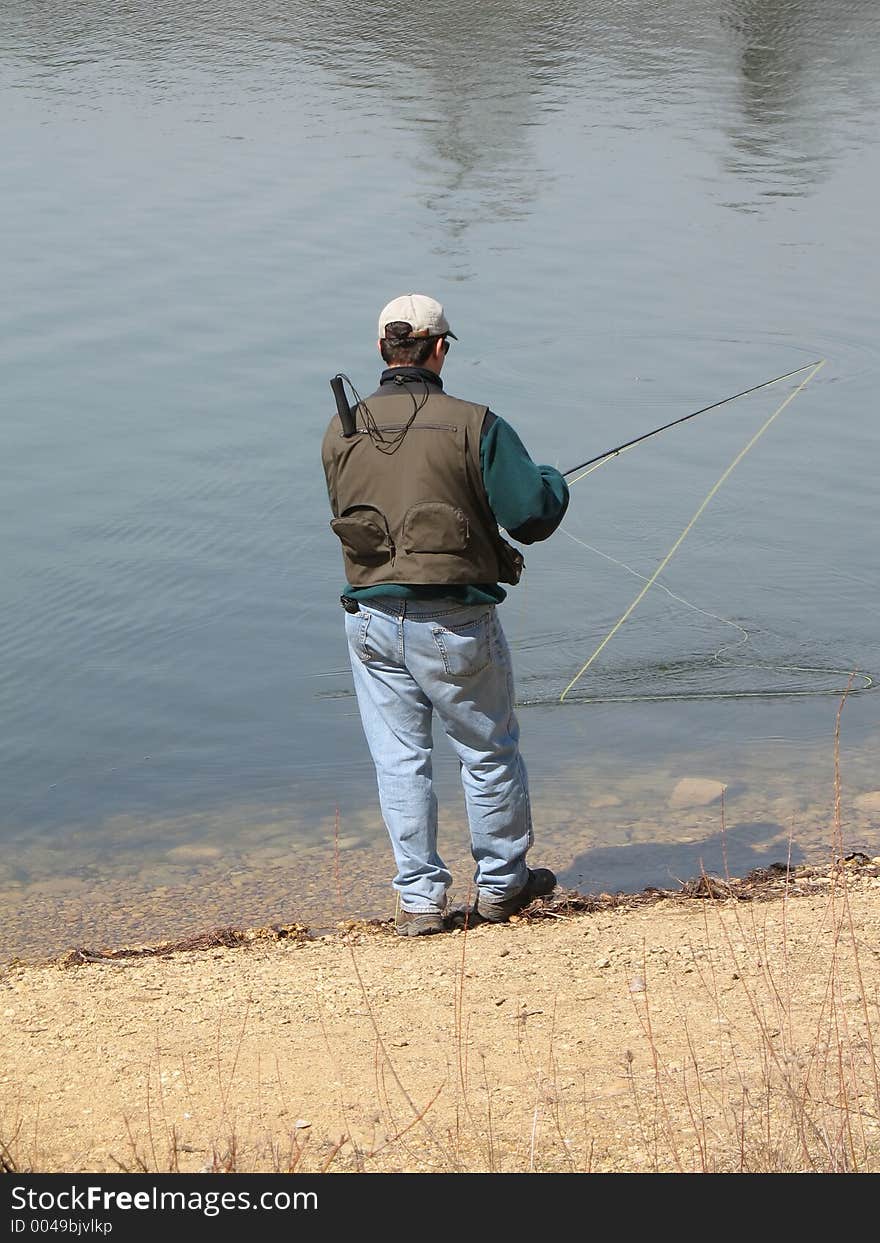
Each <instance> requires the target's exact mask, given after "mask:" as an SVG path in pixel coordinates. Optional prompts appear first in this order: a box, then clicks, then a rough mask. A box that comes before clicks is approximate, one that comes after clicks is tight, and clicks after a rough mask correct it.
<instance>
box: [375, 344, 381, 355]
mask: <svg viewBox="0 0 880 1243" xmlns="http://www.w3.org/2000/svg"><path fill="white" fill-rule="evenodd" d="M376 349H377V350H378V351H379V355H380V357H381V354H382V342H381V341H377V342H376Z"/></svg>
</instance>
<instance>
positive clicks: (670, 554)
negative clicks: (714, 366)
mask: <svg viewBox="0 0 880 1243" xmlns="http://www.w3.org/2000/svg"><path fill="white" fill-rule="evenodd" d="M825 362H826V360H825V359H824V358H823V359H821V361H820V362H818V363H816V366H815V367H814V368H813V370H812V371H811V372H810V374H809V375H808V376H806V377H805V378H804V379H803V380H801V382H800V384H799V385H798V386H797V388H796V389H794V390H793V391H792V392H791V393H789V395H788V396H787V397H786V399H785V401H784V402H782V404H781V405H780V406H777V408H776V409H775V410H774V411H773V413H772V414H771V415H770V417H769V419H767V421H766V423H764V425H763V426H762V427H760V428H759V429H758V431H756V432H755V434H754V436H753V437H752V438H751V440H750V441H749V443H748V444H747V445H746V446H745V448H744V449H741V450H740V451H739V453H738V454H737V455H736V457H735V458H734V459H733V461H732V462H731V463H730V465H729V466H728V467H727V469H726V470H725V471H724V473H723V474H722V475H721V476H720V477H719V478H718V479H717V480H716V481H715V483H714V484H713V485H712V487H711V488H710V489H709V491H708V492H707V493H706V495H705V496H704V497H703V500H702V501H701V502H700V506H699V508H698V509H697V511H696V513H695V514H694V516H693V517H692V518H691V520H690V522H689V523H688V524H687V526H686V527H685V528H684V530H683V531H682V533H681V534H680V535H679V537H678V539H677V540H676V541H675V543H674V544H673V545H672V547H671V548H670V549H669V552H668V553H667V554H666V556H665V557H664V558H663V560H662V561H661V562H660V564H659V565H658V566H657V569H656V570H655V571H654V573H653V574H652V575H651V577H650V578H649V579H648V580H647V581H646V583H645V585H644V587H643V588H642V590H641V591H640V592H639V594H638V595H637V596H636V598H635V599H634V600H633V602H632V604H630V606H629V608H628V609H627V610H626V612H625V613H623V615H622V616H621V617H620V618H618V620H617V621H616V622H615V624H614V625H613V626H612V628H611V629H610V630H609V631H608V634H606V636H605V638H604V639H603V640H602V642H601V643H600V644H599V646H598V647H597V648H596V650H595V651H594V652H593V654H592V656H591V657H590V658H589V660H588V661H586V662H585V664H584V665H582V667H581V668H580V669H579V670H578V672H577V673H576V674H575V675H574V677H573V678H572V679H571V681H570V682H569V684H568V686H566V688H565V690H564V691H563V692H562V694H561V695H560V696H559V702H560V703H564V701H565V697H566V695H567V694H568V692H569V691H570V690H571V688H572V687H573V686H575V685H576V684H577V683H578V682H579V681H580V680H581V678H582V677H583V676H584V674H585V673H586V672H587V670H588V669H589V667H590V665H591V664H592V663H593V661H594V660H595V659H596V657H597V656H598V655H599V653H600V652H601V651H602V649H603V648H604V647H605V646H606V645H607V644H608V643H610V641H611V640H612V639H613V638H614V636H615V635H616V634H617V632H618V630H619V629H620V627H621V626H622V625H623V623H624V622H625V621H626V620H627V618H628V617H631V616H632V614H633V613H634V612H635V610H636V609H637V608H638V606H639V604H640V603H641V602H642V600H643V599H644V598H645V596H646V595H647V593H648V591H649V589H650V588H651V587H652V586H653V585H654V583H655V582H656V581H657V579H658V578H659V577H660V575H661V574H662V573H663V571H664V570H665V569H666V567H667V565H669V562H670V561H671V560H672V558H673V557H674V556H675V554H676V553H677V552H678V550H679V548H680V547H681V545H682V544H683V543H684V540H685V539H686V537H687V536H688V534H689V533H690V531H691V530H692V529H693V527H694V525H695V523H696V522H697V520H698V519H699V517H700V515H701V514H702V513H703V510H704V509H705V508H706V506H707V505H708V504H709V502H710V501H711V500H712V498H713V497H714V496H715V494H716V492H717V491H718V490H719V488H720V487H721V486H722V485H723V484H724V482H725V481H726V480H727V479H728V478H729V477H730V475H731V474H732V473H733V471H734V470H735V469H736V467H737V466H739V464H740V462H741V461H742V460H743V458H744V457H745V456H746V454H747V453H748V452H749V450H750V449H751V448H752V447H753V446H754V445H755V444H756V443H757V442H758V441H759V440H760V439H761V437H762V436H763V435H764V433H765V432H766V431H767V429H768V427H770V425H771V424H772V423H773V422H774V421H775V420H776V419H777V418H778V417H779V415H780V414H782V412H783V410H784V409H785V408H786V406H788V405H790V403H791V402H793V401H794V399H795V397H797V395H798V393H799V392H800V391H801V389H803V388H806V386H807V385H808V384H809V383H810V381H811V380H812V378H813V376H815V375H816V373H817V372H818V371H820V370H821V369H822V368H823V367H824V366H825ZM605 461H607V458H603V459H602V461H601V462H597V463H596V465H595V466H593V467H592V468H591V469H592V470H595V469H596V467H597V466H601V465H602V463H603V462H605ZM589 473H590V471H589V470H587V471H584V475H588V474H589ZM583 477H584V476H583V475H578V476H577V479H583ZM577 479H574V480H572V483H576V482H577Z"/></svg>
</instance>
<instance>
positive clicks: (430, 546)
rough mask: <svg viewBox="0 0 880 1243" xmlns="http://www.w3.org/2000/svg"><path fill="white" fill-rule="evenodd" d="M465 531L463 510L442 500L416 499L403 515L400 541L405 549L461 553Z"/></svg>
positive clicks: (467, 532)
mask: <svg viewBox="0 0 880 1243" xmlns="http://www.w3.org/2000/svg"><path fill="white" fill-rule="evenodd" d="M469 534H470V530H469V527H468V520H467V515H466V514H465V513H464V510H461V509H459V508H458V507H457V506H455V505H447V504H446V502H445V501H420V502H419V503H418V504H417V505H411V506H410V507H409V509H408V510H407V511H406V513H405V515H404V518H403V529H402V531H401V537H400V542H401V545H402V547H403V548H404V550H405V551H406V552H464V551H465V549H466V548H467V546H468V536H469Z"/></svg>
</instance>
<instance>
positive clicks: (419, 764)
mask: <svg viewBox="0 0 880 1243" xmlns="http://www.w3.org/2000/svg"><path fill="white" fill-rule="evenodd" d="M345 629H346V635H347V637H348V647H349V655H350V657H351V667H352V673H353V674H354V686H355V691H356V693H357V699H358V706H359V708H360V714H361V721H362V722H363V727H364V733H365V735H366V738H367V744H368V745H369V748H370V753H371V754H372V757H373V763H374V764H375V766H376V777H377V780H378V786H379V802H380V805H381V807H382V816H383V818H384V820H385V825H386V827H387V829H388V833H389V836H390V837H391V845H392V847H393V850H394V858H395V862H396V864H397V876H396V877H395V879H394V888H395V889H396V890H397V892H398V893H399V894H400V901H401V905H402V906H403V908H404V910H407V911H437V910H440V911H442V910H443V908H444V907H445V905H446V891H447V889H448V888H449V885H450V883H451V881H452V875H451V873H450V872H449V870H448V869H447V867H446V865H445V864H444V862H443V860H442V859H441V858H440V855H439V854H438V853H437V797H436V795H435V793H434V786H433V781H432V768H431V750H432V737H431V722H432V717H433V713H434V712H436V713H437V716H438V718H439V719H440V722H441V723H442V725H443V728H444V730H445V731H446V734H447V736H448V738H449V740H450V742H451V743H452V746H453V748H454V750H455V752H456V754H457V756H458V758H459V761H460V764H461V782H462V786H463V787H464V794H465V802H466V805H467V814H468V823H469V826H470V835H471V853H472V854H473V857H474V861H475V863H476V871H475V873H474V880H475V882H476V886H477V889H478V890H479V891H481V892H483V893H485V894H486V896H487V897H489V898H493V899H497V898H501V897H508V896H510V895H511V894H514V893H517V892H518V891H519V890H520V889H522V888H523V886H524V885H525V884H526V881H527V880H528V869H527V868H526V862H525V859H526V852H527V851H528V850H529V848H530V846H531V845H532V816H531V808H530V805H529V788H528V780H527V777H526V769H525V765H524V764H523V761H522V757H521V756H520V753H519V725H518V723H517V719H516V714H515V712H514V692H513V670H512V666H511V660H510V649H509V648H508V646H507V640H506V639H505V637H504V632H503V631H502V629H501V624H500V622H499V621H498V618H497V617H496V615H495V606H494V605H489V604H478V605H462V604H459V603H457V602H456V601H454V600H418V601H416V600H396V599H393V598H391V597H388V596H383V597H382V598H381V599H372V600H368V601H364V602H363V603H362V604H361V609H360V612H359V613H346V615H345ZM473 896H474V898H476V896H477V895H476V894H474V895H473Z"/></svg>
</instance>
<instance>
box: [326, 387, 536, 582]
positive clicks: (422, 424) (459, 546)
mask: <svg viewBox="0 0 880 1243" xmlns="http://www.w3.org/2000/svg"><path fill="white" fill-rule="evenodd" d="M416 399H417V400H419V401H420V400H421V399H422V394H421V393H420V392H419V393H418V394H416ZM366 404H367V405H368V407H369V410H370V413H371V414H372V417H373V420H374V421H375V424H376V426H377V427H378V429H379V430H380V431H381V432H382V433H383V434H384V435H385V436H386V438H387V439H388V440H392V439H393V438H394V436H395V435H396V434H397V433H398V432H399V431H400V430H401V428H403V427H404V426H405V425H406V423H407V422H408V421H409V419H410V417H411V416H412V413H413V398H412V397H411V396H410V394H409V393H408V392H406V391H402V392H395V393H390V394H387V395H386V394H374V395H373V396H372V397H370V398H368V399H367V403H366ZM485 416H486V406H475V405H472V404H471V403H470V402H467V401H460V400H459V399H458V398H456V397H450V396H448V395H447V394H446V393H443V392H441V391H437V392H432V393H431V394H430V395H429V396H428V398H427V400H426V401H425V404H424V406H422V408H421V409H420V410H419V412H418V414H417V415H416V417H415V419H414V420H413V423H412V425H411V427H410V428H409V430H408V431H407V433H406V435H405V436H404V438H403V440H402V442H401V443H400V445H399V446H398V447H397V449H395V451H394V452H393V453H386V452H382V450H381V449H379V448H377V447H376V445H375V444H374V443H373V440H372V439H371V437H370V435H369V434H368V433H367V431H366V430H365V421H364V412H363V409H362V407H359V408H358V410H357V415H356V418H357V431H356V432H355V434H354V435H353V436H350V437H345V436H343V434H342V426H341V424H340V422H339V416H338V415H335V416H334V417H333V419H332V420H331V421H330V426H329V427H328V428H327V432H326V434H325V436H324V443H323V445H322V448H321V457H322V460H323V463H324V473H325V474H326V476H327V491H328V493H329V495H330V506H331V509H332V511H333V520H332V522H331V523H330V526H331V527H332V529H333V531H334V532H335V533H336V534H337V535H338V536H339V539H340V540H341V542H342V556H343V560H344V562H345V573H346V578H347V580H348V583H349V585H350V586H351V587H373V586H377V585H379V584H381V583H407V584H457V585H466V584H475V583H496V582H502V583H516V582H518V581H519V576H520V573H521V572H522V565H523V559H522V556H521V554H520V553H519V552H518V551H517V550H516V549H515V548H512V547H511V546H510V544H508V543H506V542H505V541H504V540H503V539H502V538H501V536H500V535H499V533H498V523H497V522H496V521H495V518H494V517H493V515H492V511H491V509H490V508H489V502H488V500H487V498H486V492H485V489H484V487H483V477H482V471H481V469H480V432H481V430H482V426H483V419H484V418H485Z"/></svg>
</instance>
